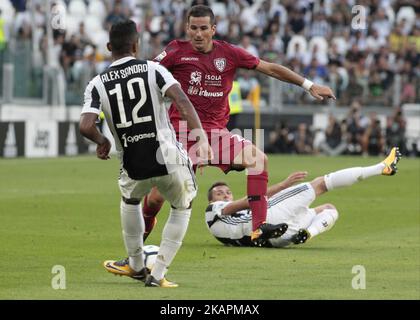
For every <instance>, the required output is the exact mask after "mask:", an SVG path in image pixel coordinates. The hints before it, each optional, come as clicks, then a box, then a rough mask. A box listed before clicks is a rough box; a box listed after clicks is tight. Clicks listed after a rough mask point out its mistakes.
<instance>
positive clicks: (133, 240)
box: [120, 200, 144, 271]
mask: <svg viewBox="0 0 420 320" xmlns="http://www.w3.org/2000/svg"><path fill="white" fill-rule="evenodd" d="M120 208H121V225H122V229H123V230H122V233H123V239H124V244H125V249H126V250H127V254H128V259H129V265H130V267H131V269H133V270H134V271H140V270H141V269H142V268H143V267H144V258H143V233H144V220H143V214H142V213H141V207H140V205H132V204H126V203H125V202H124V201H122V200H121V204H120Z"/></svg>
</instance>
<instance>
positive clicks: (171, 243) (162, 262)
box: [151, 208, 191, 280]
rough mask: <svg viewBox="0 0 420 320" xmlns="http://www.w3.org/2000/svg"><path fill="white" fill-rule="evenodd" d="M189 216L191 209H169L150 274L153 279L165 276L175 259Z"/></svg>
mask: <svg viewBox="0 0 420 320" xmlns="http://www.w3.org/2000/svg"><path fill="white" fill-rule="evenodd" d="M190 215H191V209H184V210H179V209H173V208H171V211H170V212H169V218H168V220H167V221H166V224H165V227H164V228H163V232H162V241H161V243H160V248H159V253H158V256H157V257H156V262H155V265H154V266H153V269H152V272H151V274H152V276H153V277H154V278H155V279H157V280H161V279H162V278H163V277H164V276H165V272H166V270H167V268H168V267H169V265H170V264H171V263H172V260H173V259H174V258H175V255H176V253H177V252H178V249H179V248H180V247H181V244H182V240H183V239H184V236H185V233H186V231H187V228H188V223H189V220H190Z"/></svg>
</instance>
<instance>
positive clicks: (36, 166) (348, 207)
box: [0, 156, 420, 300]
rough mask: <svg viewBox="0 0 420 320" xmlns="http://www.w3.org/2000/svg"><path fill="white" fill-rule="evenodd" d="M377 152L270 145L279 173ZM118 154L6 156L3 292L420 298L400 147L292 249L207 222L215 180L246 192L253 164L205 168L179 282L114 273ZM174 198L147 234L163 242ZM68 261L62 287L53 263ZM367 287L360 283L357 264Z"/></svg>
mask: <svg viewBox="0 0 420 320" xmlns="http://www.w3.org/2000/svg"><path fill="white" fill-rule="evenodd" d="M380 160H381V159H380V158H372V157H371V158H362V157H337V158H327V157H314V156H311V157H304V156H299V157H298V156H271V157H270V159H269V166H270V168H269V172H270V182H271V183H273V182H277V181H280V180H281V179H283V178H285V177H286V176H287V175H288V174H289V173H290V172H292V171H296V170H307V171H308V172H309V177H308V179H312V178H315V177H316V176H319V175H322V174H325V173H328V172H331V171H335V170H338V169H342V168H346V167H352V166H365V165H370V164H374V163H376V162H378V161H380ZM118 166H119V164H118V161H117V160H116V157H115V156H114V157H113V159H111V160H110V161H100V160H97V159H96V158H95V157H94V156H86V157H74V158H71V157H69V158H57V159H32V160H28V159H13V160H4V159H3V160H0V243H1V245H0V266H1V273H0V299H139V300H141V299H174V300H179V299H203V300H214V299H228V300H229V299H275V300H280V299H420V286H419V283H420V190H419V186H420V161H419V160H418V159H406V158H403V159H402V160H401V162H400V165H399V172H398V174H397V175H396V176H394V177H374V178H371V179H369V180H366V181H362V182H360V183H358V184H356V185H354V186H352V187H350V188H346V189H340V190H334V191H332V192H330V193H329V194H326V195H324V196H322V197H320V198H319V199H317V200H316V202H315V204H322V203H325V202H331V203H333V204H335V205H336V207H337V208H338V210H339V213H340V218H339V220H338V222H337V223H336V225H335V226H334V228H333V229H332V230H330V231H329V232H327V233H324V234H322V235H320V236H319V237H317V238H315V239H313V240H312V241H309V242H308V243H307V244H305V245H302V246H295V247H291V248H289V249H260V248H232V247H224V246H223V245H221V244H219V243H218V242H217V240H215V239H214V238H212V236H211V235H210V233H209V232H208V231H207V229H206V226H205V223H204V217H203V215H204V209H205V207H206V191H207V188H208V187H209V186H210V184H211V183H212V182H213V181H214V180H221V179H223V180H226V181H227V182H229V183H230V184H231V186H232V189H233V191H234V194H236V195H237V196H242V195H244V192H245V188H246V183H245V177H244V173H231V174H229V175H228V176H224V175H223V174H222V173H221V172H220V171H218V170H217V169H215V168H205V169H204V173H203V175H200V174H198V177H197V179H198V182H199V187H200V191H199V195H198V196H197V198H196V200H195V202H194V204H193V213H192V217H191V222H190V226H189V229H188V232H187V236H186V238H185V241H184V244H183V246H182V248H181V250H180V251H179V253H178V255H177V257H176V259H175V261H174V262H173V265H172V266H171V268H170V270H169V272H168V278H169V279H172V280H173V281H176V282H178V283H179V284H180V287H179V288H177V289H152V288H145V287H144V286H143V283H141V282H136V281H135V280H132V279H129V278H124V277H117V276H113V275H111V274H109V273H107V272H106V271H105V270H104V269H103V267H102V261H103V260H106V259H116V258H118V259H119V258H122V257H124V256H125V253H124V251H125V250H124V246H123V241H122V237H121V227H120V217H119V191H118V188H117V175H118ZM167 212H168V205H167V204H165V206H164V208H163V211H162V212H161V213H160V216H159V219H158V220H159V223H158V225H157V227H156V229H155V231H154V232H153V234H152V235H151V236H150V237H149V239H148V241H147V243H148V244H157V245H159V241H160V234H161V231H162V228H163V225H164V222H165V220H166V216H167ZM55 265H62V266H63V267H64V268H65V276H66V282H65V284H66V289H64V290H54V289H53V288H52V285H51V283H52V280H53V277H54V276H55V274H53V273H52V268H53V266H55ZM357 265H361V266H363V267H364V268H365V270H366V289H364V290H363V289H360V290H355V289H353V287H352V280H353V277H355V276H356V274H355V273H352V268H353V266H357Z"/></svg>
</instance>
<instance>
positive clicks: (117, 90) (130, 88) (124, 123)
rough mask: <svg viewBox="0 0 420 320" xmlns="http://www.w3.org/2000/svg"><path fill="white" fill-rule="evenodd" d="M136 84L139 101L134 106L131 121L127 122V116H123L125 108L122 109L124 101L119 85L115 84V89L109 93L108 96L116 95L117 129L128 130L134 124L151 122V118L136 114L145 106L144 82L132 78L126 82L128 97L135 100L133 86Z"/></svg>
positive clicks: (140, 79)
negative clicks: (118, 118) (118, 115)
mask: <svg viewBox="0 0 420 320" xmlns="http://www.w3.org/2000/svg"><path fill="white" fill-rule="evenodd" d="M134 83H138V84H139V88H140V100H139V101H138V102H137V104H136V105H135V106H134V108H133V111H132V114H131V119H132V121H127V116H126V114H125V108H124V100H123V95H122V90H121V84H120V83H117V84H115V88H114V89H112V90H110V91H109V94H110V95H114V94H116V95H117V103H118V111H119V113H120V120H121V123H117V124H116V126H117V128H128V127H131V126H132V125H133V123H134V124H136V123H142V122H149V121H152V117H151V116H145V117H139V116H138V112H139V110H140V108H141V107H142V106H143V105H144V104H145V102H146V100H147V94H146V88H145V87H144V80H143V79H142V78H133V79H131V80H129V81H128V82H127V90H128V96H129V97H130V99H131V100H133V99H136V95H135V93H134V88H133V84H134Z"/></svg>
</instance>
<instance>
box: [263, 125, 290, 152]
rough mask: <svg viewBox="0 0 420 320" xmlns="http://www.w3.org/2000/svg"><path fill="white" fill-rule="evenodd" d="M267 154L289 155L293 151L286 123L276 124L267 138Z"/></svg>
mask: <svg viewBox="0 0 420 320" xmlns="http://www.w3.org/2000/svg"><path fill="white" fill-rule="evenodd" d="M264 150H265V151H266V152H267V153H291V152H292V151H293V135H292V134H291V133H290V130H289V128H288V126H287V124H286V123H284V122H281V123H276V126H275V128H274V130H272V131H270V133H269V136H268V145H267V146H266V147H265V149H264Z"/></svg>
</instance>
